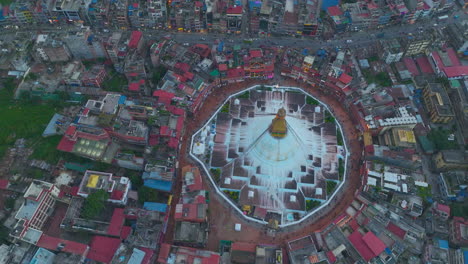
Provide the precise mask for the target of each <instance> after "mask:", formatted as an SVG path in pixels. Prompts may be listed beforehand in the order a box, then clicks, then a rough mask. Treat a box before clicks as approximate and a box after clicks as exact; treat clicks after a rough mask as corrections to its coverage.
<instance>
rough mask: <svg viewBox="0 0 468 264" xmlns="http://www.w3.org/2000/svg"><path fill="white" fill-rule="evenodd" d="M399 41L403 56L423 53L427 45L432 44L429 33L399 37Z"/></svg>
mask: <svg viewBox="0 0 468 264" xmlns="http://www.w3.org/2000/svg"><path fill="white" fill-rule="evenodd" d="M400 43H401V44H402V48H403V51H404V54H405V56H414V55H417V54H420V53H425V51H426V49H427V47H429V45H431V44H432V38H431V36H430V35H426V34H421V35H412V36H407V37H404V38H402V39H401V41H400Z"/></svg>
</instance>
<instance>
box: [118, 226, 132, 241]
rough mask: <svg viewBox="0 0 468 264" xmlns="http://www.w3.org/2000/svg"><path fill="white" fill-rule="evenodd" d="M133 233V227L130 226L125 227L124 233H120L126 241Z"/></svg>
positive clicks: (123, 228)
mask: <svg viewBox="0 0 468 264" xmlns="http://www.w3.org/2000/svg"><path fill="white" fill-rule="evenodd" d="M131 232H132V227H130V226H123V227H122V232H120V239H122V240H125V239H127V237H128V236H129V235H130V233H131Z"/></svg>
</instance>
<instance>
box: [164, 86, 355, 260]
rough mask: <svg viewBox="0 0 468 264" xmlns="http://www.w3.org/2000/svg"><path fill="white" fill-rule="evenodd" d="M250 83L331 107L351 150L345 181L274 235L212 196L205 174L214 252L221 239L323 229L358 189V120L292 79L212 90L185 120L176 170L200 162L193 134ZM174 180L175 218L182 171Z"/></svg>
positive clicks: (268, 239)
mask: <svg viewBox="0 0 468 264" xmlns="http://www.w3.org/2000/svg"><path fill="white" fill-rule="evenodd" d="M254 85H272V86H274V85H279V86H284V87H297V88H301V89H303V90H304V91H306V92H308V93H309V94H311V95H313V96H314V97H316V98H317V99H318V100H320V101H321V102H323V103H324V104H326V105H327V106H328V107H329V109H330V111H332V113H333V115H334V116H335V118H336V119H337V120H338V122H339V123H340V124H341V128H342V130H343V137H344V139H345V140H346V142H347V146H348V152H349V153H350V155H349V156H348V162H347V170H346V171H347V175H346V177H347V180H346V182H345V184H344V186H343V187H342V189H341V190H340V192H339V193H337V195H336V196H335V197H334V198H333V199H332V200H331V201H330V203H329V205H328V206H327V207H325V208H323V209H322V210H321V211H319V212H317V213H315V214H314V215H313V216H311V217H308V218H307V219H305V220H304V221H303V222H301V223H298V224H295V225H292V226H288V227H284V228H281V229H280V230H278V231H277V232H276V233H275V236H274V237H272V236H271V235H268V234H267V228H266V226H265V225H264V224H259V223H256V222H253V221H249V220H247V219H246V218H245V217H243V216H241V215H240V214H239V212H237V211H236V210H235V209H234V208H232V206H231V205H229V204H227V202H226V201H225V200H224V198H222V197H219V196H218V195H215V193H216V191H215V189H214V188H216V187H215V186H212V185H211V182H210V181H209V180H208V179H207V178H206V177H207V176H206V175H205V176H204V177H203V179H204V184H205V188H206V189H207V190H208V191H210V203H209V216H208V217H209V220H208V222H209V224H210V228H209V236H208V243H207V248H208V249H210V250H214V251H217V250H218V245H219V241H220V240H231V241H242V242H253V243H256V244H282V243H284V242H285V241H288V240H291V239H293V238H298V237H303V236H304V235H307V234H310V233H312V232H314V231H318V230H321V229H323V228H325V227H326V226H327V225H329V224H330V223H332V221H333V219H335V218H336V217H337V216H338V215H340V214H342V213H344V212H345V210H346V208H347V207H348V206H349V205H350V204H351V202H352V201H353V199H354V196H355V194H356V193H357V190H359V189H360V187H361V178H360V166H361V164H362V162H363V161H362V144H361V142H360V141H359V136H360V132H359V131H358V130H357V129H356V123H355V122H353V119H354V118H353V117H352V116H350V113H349V112H348V111H347V110H346V108H345V107H344V105H343V103H342V102H339V101H338V100H336V99H335V97H333V96H331V95H327V94H325V93H324V92H323V91H322V90H320V89H318V88H316V87H312V86H311V85H309V84H306V83H302V82H298V81H295V80H282V81H279V82H274V83H273V82H269V81H259V80H248V81H245V82H241V83H234V84H228V85H226V86H221V87H218V88H214V89H213V91H211V94H210V95H208V97H207V98H206V99H205V101H204V103H203V105H202V106H201V108H200V109H199V110H198V112H197V113H196V114H194V115H193V116H190V117H188V118H187V124H186V126H185V133H184V137H183V140H182V143H181V148H180V155H179V157H180V159H179V169H180V168H182V167H183V166H185V165H193V166H197V165H198V164H197V163H196V162H195V161H193V160H192V159H191V158H190V156H189V151H190V150H189V146H190V141H191V136H192V135H193V134H194V133H195V132H196V131H197V130H199V129H200V128H201V127H202V126H203V125H204V124H205V123H206V121H207V120H208V119H209V118H210V117H211V116H212V115H213V114H214V112H215V111H216V110H217V109H218V108H219V107H220V106H221V105H222V104H223V103H224V101H225V99H226V98H227V97H228V96H229V95H231V94H233V93H236V92H239V91H242V90H245V89H247V88H249V87H251V86H254ZM201 171H203V170H201ZM177 180H178V181H177V183H176V184H175V188H174V197H173V199H172V203H173V204H172V206H171V211H170V215H169V219H173V217H174V211H175V204H176V203H177V202H178V201H179V198H180V192H181V186H182V182H181V177H180V175H179V177H178V179H177ZM236 223H241V224H242V231H241V232H237V231H235V230H234V225H235V224H236ZM174 226H175V225H174V221H171V220H170V221H169V223H168V226H167V232H166V235H165V241H166V242H168V243H170V242H172V239H173V233H174Z"/></svg>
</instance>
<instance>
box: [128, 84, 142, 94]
mask: <svg viewBox="0 0 468 264" xmlns="http://www.w3.org/2000/svg"><path fill="white" fill-rule="evenodd" d="M128 90H129V91H132V92H136V91H139V90H140V83H139V82H134V83H131V84H129V85H128Z"/></svg>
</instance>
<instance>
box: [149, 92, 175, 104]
mask: <svg viewBox="0 0 468 264" xmlns="http://www.w3.org/2000/svg"><path fill="white" fill-rule="evenodd" d="M153 96H154V97H159V102H162V103H164V104H170V103H171V100H172V98H174V96H175V95H174V94H173V93H170V92H166V91H164V90H156V91H154V92H153Z"/></svg>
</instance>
